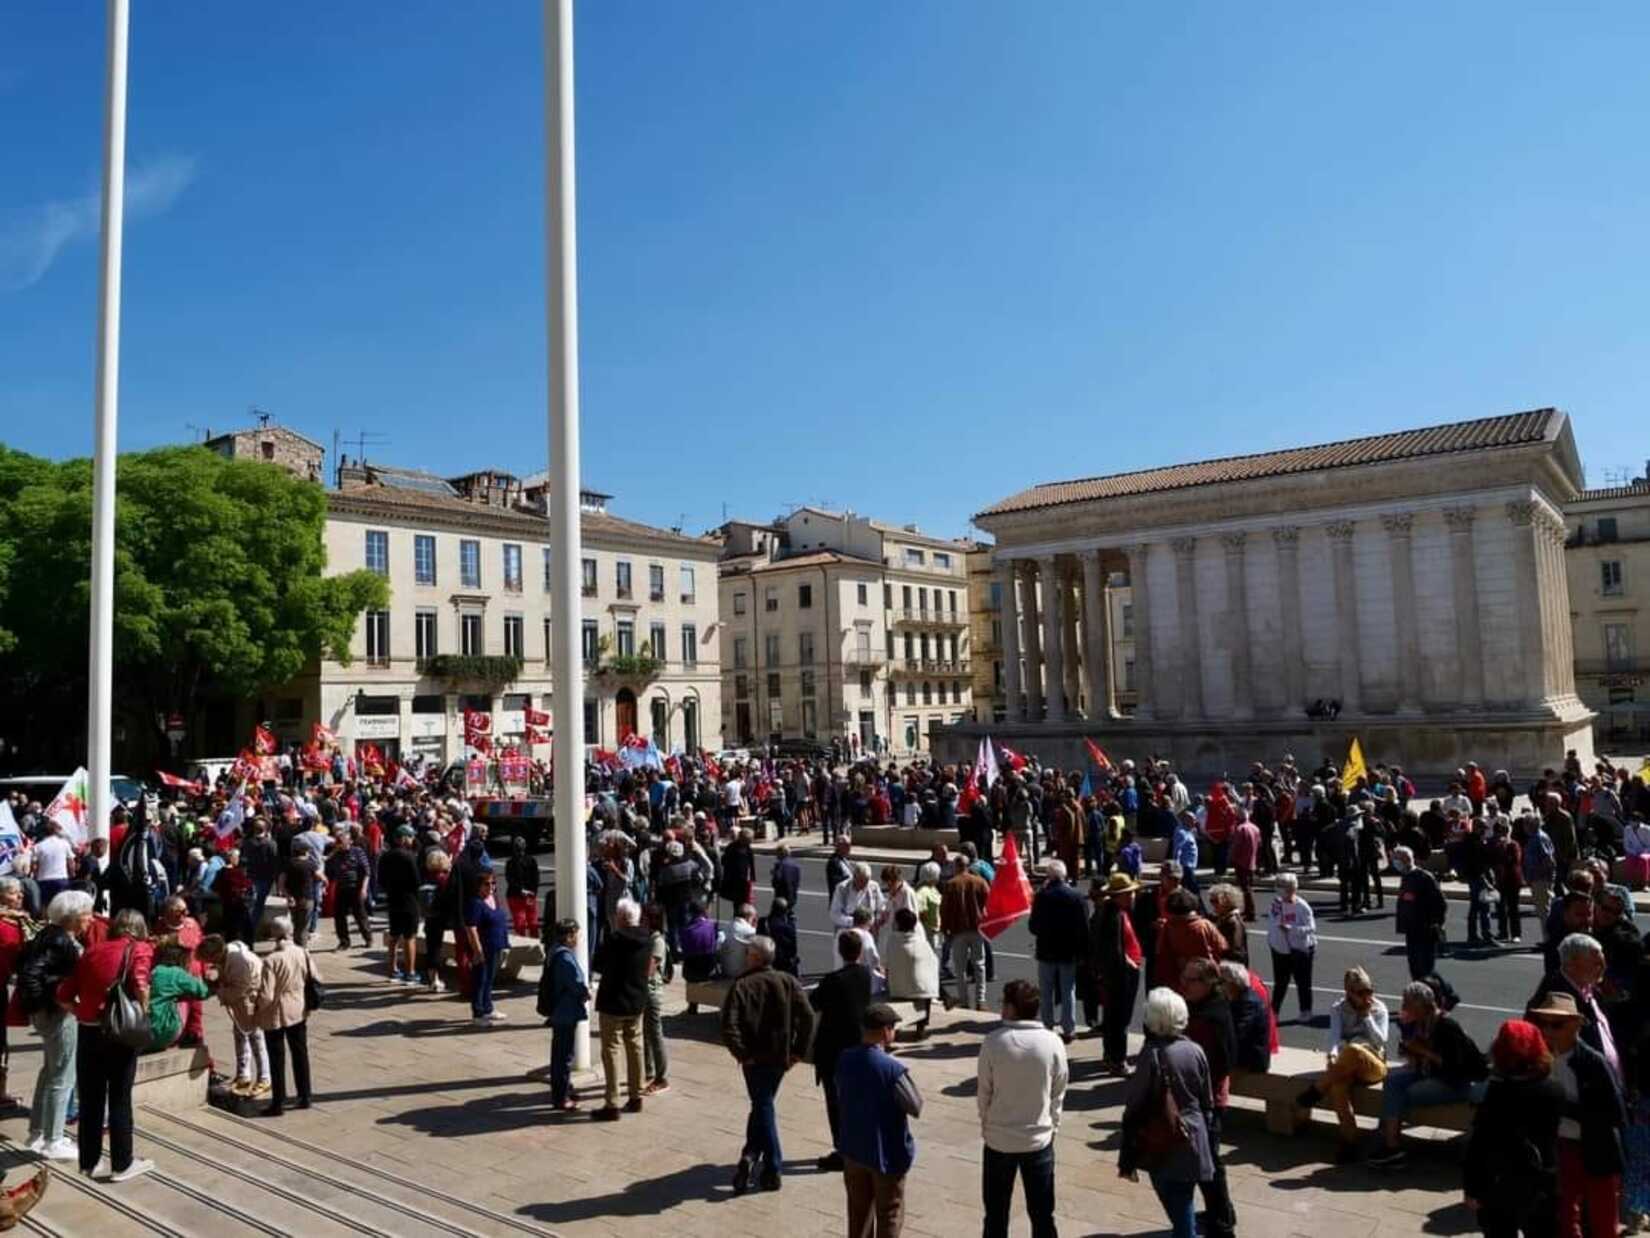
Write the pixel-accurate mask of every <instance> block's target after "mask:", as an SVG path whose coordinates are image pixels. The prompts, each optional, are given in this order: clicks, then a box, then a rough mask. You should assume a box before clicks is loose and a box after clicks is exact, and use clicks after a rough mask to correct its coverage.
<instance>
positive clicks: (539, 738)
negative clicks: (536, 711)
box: [526, 715, 550, 745]
mask: <svg viewBox="0 0 1650 1238" xmlns="http://www.w3.org/2000/svg"><path fill="white" fill-rule="evenodd" d="M540 716H541V717H542V716H543V715H540ZM526 739H527V743H528V744H529V745H532V744H548V743H549V742H550V736H548V735H546V734H545V733H544V732H543V731H536V730H534V729H533V728H532V726H531V725H529V726H528V728H527V733H526Z"/></svg>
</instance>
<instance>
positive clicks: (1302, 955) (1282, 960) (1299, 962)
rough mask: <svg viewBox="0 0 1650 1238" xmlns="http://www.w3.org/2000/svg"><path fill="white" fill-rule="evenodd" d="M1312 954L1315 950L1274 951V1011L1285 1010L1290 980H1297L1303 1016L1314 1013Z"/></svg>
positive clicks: (1296, 984)
mask: <svg viewBox="0 0 1650 1238" xmlns="http://www.w3.org/2000/svg"><path fill="white" fill-rule="evenodd" d="M1312 955H1313V951H1311V950H1306V951H1301V950H1292V951H1290V952H1289V953H1288V954H1279V953H1278V952H1277V951H1276V950H1274V951H1272V1013H1273V1014H1281V1013H1282V1012H1283V998H1284V994H1286V993H1288V992H1289V982H1290V980H1293V981H1294V982H1295V998H1296V1000H1297V1001H1298V1002H1300V1011H1301V1015H1302V1017H1306V1016H1308V1015H1310V1014H1311V1013H1312Z"/></svg>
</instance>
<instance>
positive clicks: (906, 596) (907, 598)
mask: <svg viewBox="0 0 1650 1238" xmlns="http://www.w3.org/2000/svg"><path fill="white" fill-rule="evenodd" d="M899 598H900V601H899V604H900V605H901V606H903V607H904V608H905V609H906V610H910V609H911V586H910V585H901V586H900V587H899Z"/></svg>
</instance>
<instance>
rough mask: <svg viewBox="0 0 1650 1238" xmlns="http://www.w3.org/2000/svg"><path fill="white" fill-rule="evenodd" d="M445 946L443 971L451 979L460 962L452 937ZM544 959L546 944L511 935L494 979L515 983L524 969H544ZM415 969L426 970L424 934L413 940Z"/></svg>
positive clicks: (442, 956)
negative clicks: (456, 955) (455, 955)
mask: <svg viewBox="0 0 1650 1238" xmlns="http://www.w3.org/2000/svg"><path fill="white" fill-rule="evenodd" d="M444 945H445V948H444V949H443V950H442V951H441V970H442V972H443V974H444V975H446V976H447V977H448V978H449V979H450V978H451V977H452V976H456V975H457V974H458V962H457V960H456V959H455V958H454V957H453V945H452V941H451V939H450V935H449V938H448V939H447V940H446V941H445V942H444ZM544 959H545V954H544V943H543V942H542V941H540V940H539V939H538V938H536V937H523V936H522V935H521V934H519V933H511V934H510V945H509V946H508V948H506V949H505V951H504V953H503V954H502V955H501V956H500V957H499V961H498V974H497V975H496V976H495V977H494V979H495V981H502V982H504V983H506V984H511V983H514V982H515V981H517V980H519V979H520V978H521V973H522V970H523V969H524V968H527V967H542V966H543V965H544ZM413 968H414V969H415V970H417V971H422V970H423V969H424V934H423V933H420V934H419V935H418V936H417V937H415V938H413Z"/></svg>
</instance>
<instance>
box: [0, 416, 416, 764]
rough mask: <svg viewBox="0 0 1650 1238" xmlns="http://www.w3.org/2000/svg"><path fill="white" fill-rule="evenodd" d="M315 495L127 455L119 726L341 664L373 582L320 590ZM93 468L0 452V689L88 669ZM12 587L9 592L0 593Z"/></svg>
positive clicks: (172, 452)
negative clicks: (327, 661)
mask: <svg viewBox="0 0 1650 1238" xmlns="http://www.w3.org/2000/svg"><path fill="white" fill-rule="evenodd" d="M325 523H326V494H325V492H324V491H323V490H322V489H321V488H320V487H319V486H316V485H314V484H313V483H311V482H306V481H301V480H299V479H297V478H294V477H292V476H291V475H289V474H288V473H286V472H285V471H284V470H282V469H280V468H278V467H276V466H274V465H270V464H264V463H260V462H257V461H250V460H227V459H225V458H223V457H221V456H218V455H216V454H214V453H212V452H209V451H206V450H205V449H203V448H200V447H164V448H160V449H157V450H155V451H148V452H142V453H137V454H130V455H124V456H122V457H121V458H120V460H119V461H118V464H117V470H116V506H115V687H116V703H117V707H118V708H119V709H120V710H121V712H122V714H123V715H124V717H125V718H126V720H127V722H128V724H129V725H135V726H137V727H139V728H148V729H149V731H150V732H151V733H152V734H153V735H154V736H155V738H157V739H158V738H159V732H158V729H157V728H156V727H155V715H156V714H157V713H164V712H169V711H177V712H181V713H185V714H188V713H191V712H192V707H193V706H194V705H195V703H196V702H197V701H198V700H199V699H200V697H201V695H202V694H203V693H204V692H207V691H212V692H220V693H226V694H229V695H232V696H241V697H244V696H249V695H252V694H254V693H256V692H258V691H260V690H262V689H266V688H272V687H275V686H278V685H280V684H283V683H285V682H287V681H288V680H290V679H292V678H293V677H294V676H295V675H297V674H298V673H299V672H300V671H302V670H303V669H304V668H305V667H306V666H307V665H310V664H311V663H313V662H315V661H316V660H318V659H320V658H322V657H326V658H332V659H335V660H338V661H341V662H347V661H348V660H349V645H350V639H351V637H352V635H353V633H354V630H355V623H356V619H357V617H358V616H359V615H360V614H361V612H362V611H363V610H364V609H367V608H369V607H380V606H383V605H385V604H386V603H387V601H388V597H389V588H388V585H387V584H386V582H385V581H384V580H383V579H382V578H381V577H379V576H377V575H376V574H374V573H371V572H365V571H357V572H351V573H349V574H347V575H342V576H326V575H324V574H323V573H324V570H325V567H326V551H325V548H324V545H323V541H322V532H323V529H324V527H325ZM90 563H91V464H90V462H89V461H87V460H70V461H65V462H63V463H60V464H53V463H51V462H48V461H41V460H37V459H35V458H33V457H29V456H25V455H23V454H22V453H18V452H10V451H6V450H5V449H3V448H0V571H4V573H5V574H4V575H3V576H0V639H4V634H9V635H10V637H11V641H12V645H11V648H10V652H9V654H7V655H6V656H5V658H4V661H5V664H6V669H7V671H8V672H9V673H8V675H7V678H8V680H10V683H9V684H8V689H9V690H10V691H16V690H19V689H22V690H28V688H29V686H30V684H31V682H32V683H33V685H34V687H35V688H36V689H38V690H43V689H45V688H47V687H48V686H50V685H48V684H47V683H44V682H41V680H43V679H52V678H55V679H58V680H62V679H68V680H71V681H72V680H76V679H78V680H79V681H80V682H81V683H84V680H85V676H86V673H87V672H86V664H87V635H88V605H89V601H90V590H91V580H90ZM6 580H9V582H10V584H9V588H8V587H6V585H5V582H6Z"/></svg>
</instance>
